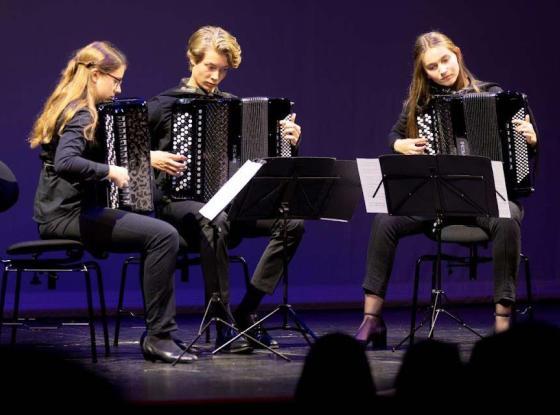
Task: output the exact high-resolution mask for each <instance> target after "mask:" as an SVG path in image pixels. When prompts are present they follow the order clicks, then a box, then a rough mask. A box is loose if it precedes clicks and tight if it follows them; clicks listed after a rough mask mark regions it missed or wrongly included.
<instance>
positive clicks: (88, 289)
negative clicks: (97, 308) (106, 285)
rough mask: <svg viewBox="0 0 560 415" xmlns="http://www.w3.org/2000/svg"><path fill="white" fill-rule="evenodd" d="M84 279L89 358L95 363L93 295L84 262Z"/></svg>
mask: <svg viewBox="0 0 560 415" xmlns="http://www.w3.org/2000/svg"><path fill="white" fill-rule="evenodd" d="M82 272H83V273H84V277H85V280H86V298H87V306H88V321H89V337H90V344H91V360H92V361H93V363H97V347H96V344H95V343H96V341H95V314H94V312H93V295H92V289H91V277H90V273H89V269H88V267H87V266H86V265H85V264H84V269H83V271H82Z"/></svg>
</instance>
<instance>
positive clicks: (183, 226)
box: [148, 26, 304, 353]
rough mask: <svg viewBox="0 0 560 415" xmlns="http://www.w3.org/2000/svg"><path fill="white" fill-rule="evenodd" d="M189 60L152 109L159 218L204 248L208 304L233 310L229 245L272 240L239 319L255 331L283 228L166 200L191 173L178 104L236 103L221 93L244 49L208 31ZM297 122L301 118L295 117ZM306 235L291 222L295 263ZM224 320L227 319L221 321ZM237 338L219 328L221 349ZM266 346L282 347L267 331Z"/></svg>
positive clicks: (288, 126)
mask: <svg viewBox="0 0 560 415" xmlns="http://www.w3.org/2000/svg"><path fill="white" fill-rule="evenodd" d="M187 60H188V63H189V68H190V71H191V76H190V77H188V78H183V79H181V81H180V83H179V85H178V86H177V87H175V88H172V89H169V90H167V91H165V92H162V93H161V94H159V95H157V96H156V97H154V98H152V99H151V100H150V102H149V103H148V109H149V115H150V131H151V134H152V149H153V150H154V151H152V165H153V167H154V168H155V169H156V170H155V172H156V183H157V185H158V190H159V194H160V197H158V200H157V205H158V217H159V218H161V219H163V220H165V221H167V222H169V223H170V224H172V225H173V226H175V228H177V230H178V231H179V233H180V234H181V235H182V236H183V238H185V240H186V241H187V242H188V243H189V246H198V245H199V246H200V254H201V257H202V268H203V273H204V280H205V294H206V300H207V301H208V299H209V297H210V296H211V295H212V293H213V292H218V293H219V294H220V297H221V299H222V301H223V302H224V303H225V304H226V306H228V307H229V302H230V298H229V297H230V294H229V270H228V250H227V246H228V241H231V240H235V239H237V240H239V239H240V238H242V237H249V236H266V237H269V238H270V240H269V243H268V245H267V247H266V249H265V251H264V253H263V255H262V256H261V259H260V261H259V263H258V265H257V268H256V270H255V273H254V274H253V277H252V280H251V284H250V287H249V288H248V290H247V292H246V294H245V296H244V297H243V299H242V301H241V303H240V305H239V307H238V308H237V309H236V311H235V313H234V315H235V319H236V323H237V325H238V326H239V327H240V328H242V329H243V328H246V327H249V326H250V325H252V322H253V318H254V313H255V311H256V309H257V307H258V306H259V304H260V302H261V300H262V299H263V297H264V296H265V294H272V293H273V291H274V289H275V287H276V285H277V283H278V281H279V280H280V278H281V276H282V255H283V254H282V237H281V226H280V225H281V224H280V223H279V221H274V220H258V221H250V222H230V221H229V220H228V218H227V213H225V212H224V213H222V214H221V215H220V216H219V217H217V218H216V219H214V221H213V223H212V224H210V223H209V222H208V220H207V219H206V218H204V217H203V216H202V215H200V214H199V213H198V211H199V210H200V208H201V207H202V205H203V204H202V203H200V202H196V201H191V200H185V201H173V200H171V198H169V197H168V196H167V194H166V183H168V182H169V179H170V176H177V175H179V174H181V173H182V172H183V171H184V169H185V163H184V161H185V157H184V156H180V155H177V154H173V153H172V152H171V151H172V142H171V128H172V127H171V121H172V120H171V118H172V107H173V104H174V103H175V102H176V100H177V99H178V98H185V97H191V98H192V97H196V96H204V97H216V98H233V97H234V95H232V94H228V93H226V92H222V91H220V89H219V88H218V87H219V85H220V83H221V82H222V81H223V80H224V78H225V77H226V75H227V73H228V71H229V70H230V69H237V68H238V67H239V65H240V63H241V48H240V46H239V44H238V43H237V40H236V38H235V37H234V36H232V35H231V34H230V33H228V32H227V31H226V30H224V29H222V28H220V27H213V26H204V27H201V28H200V29H198V30H197V31H196V32H195V33H194V34H193V35H192V36H191V37H190V38H189V41H188V45H187ZM294 119H295V117H294ZM283 123H284V125H283V127H284V129H285V131H286V132H287V136H286V139H287V140H289V141H290V143H291V144H292V145H293V146H297V145H298V144H299V138H300V135H301V127H300V126H299V125H297V124H296V123H295V122H290V121H283ZM303 233H304V227H303V221H297V220H291V221H289V224H288V258H289V259H290V260H291V258H292V257H293V255H294V254H295V251H296V249H297V247H298V245H299V243H300V241H301V239H302V236H303ZM221 317H222V318H224V317H227V316H221ZM233 334H234V333H232V332H231V331H230V330H228V329H227V327H223V326H218V335H217V338H216V347H218V346H220V345H222V344H223V343H225V342H226V341H227V340H229V339H230V338H231V337H232V336H233ZM252 335H253V336H255V337H257V338H258V340H259V341H261V342H262V343H264V344H266V345H268V346H271V347H275V346H277V342H276V341H275V340H273V339H272V338H271V337H270V336H269V335H268V334H267V333H266V332H265V331H264V330H262V329H259V330H257V331H256V332H254V333H252ZM251 346H252V347H258V345H257V344H253V345H250V344H247V343H246V342H236V343H234V346H232V347H231V348H230V350H229V351H230V352H237V353H243V352H249V351H250V350H251V349H252V347H251Z"/></svg>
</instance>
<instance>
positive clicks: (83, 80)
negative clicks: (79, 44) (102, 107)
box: [28, 41, 127, 148]
mask: <svg viewBox="0 0 560 415" xmlns="http://www.w3.org/2000/svg"><path fill="white" fill-rule="evenodd" d="M126 65H127V61H126V57H125V56H124V54H123V53H122V52H121V51H119V50H118V49H117V48H116V47H115V46H113V45H112V44H111V43H109V42H105V41H102V42H93V43H90V44H89V45H87V46H84V47H83V48H82V49H80V50H78V51H77V52H75V53H74V56H73V57H72V59H70V61H69V62H68V63H67V65H66V67H65V68H64V69H63V71H62V72H61V74H60V80H59V81H58V84H57V86H56V88H55V89H54V91H53V93H52V94H51V96H50V97H49V98H48V99H47V101H46V102H45V105H44V106H43V110H42V111H41V113H40V114H39V116H38V117H37V120H36V121H35V124H34V125H33V129H32V130H31V134H30V136H29V139H28V141H29V143H30V145H31V148H35V147H37V146H39V145H41V144H47V143H49V142H50V141H51V140H52V138H53V136H54V135H57V134H58V135H60V134H61V133H62V131H63V130H64V127H65V126H66V124H67V123H68V122H69V121H70V120H71V119H72V117H73V116H74V115H75V114H76V112H78V111H79V110H80V109H82V108H86V109H87V110H88V111H89V113H90V114H91V119H92V122H91V124H89V125H87V126H86V127H85V128H84V137H85V138H86V139H87V140H93V138H94V131H95V127H96V126H97V111H96V108H95V98H94V96H95V95H94V89H93V87H94V86H93V83H92V82H91V72H92V70H93V69H97V70H99V71H100V72H103V73H110V72H113V71H115V70H117V69H119V68H120V67H121V66H126Z"/></svg>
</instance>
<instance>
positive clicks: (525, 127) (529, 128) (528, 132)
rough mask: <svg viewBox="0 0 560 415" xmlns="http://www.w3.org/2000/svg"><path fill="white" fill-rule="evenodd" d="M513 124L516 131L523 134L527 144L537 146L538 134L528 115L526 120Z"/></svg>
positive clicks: (515, 121) (516, 121) (514, 121)
mask: <svg viewBox="0 0 560 415" xmlns="http://www.w3.org/2000/svg"><path fill="white" fill-rule="evenodd" d="M513 123H514V124H515V131H517V132H518V133H521V134H523V137H525V141H527V144H529V145H530V146H531V147H534V146H535V145H537V133H536V132H535V129H534V128H533V124H531V120H530V118H529V116H528V115H526V116H525V120H513Z"/></svg>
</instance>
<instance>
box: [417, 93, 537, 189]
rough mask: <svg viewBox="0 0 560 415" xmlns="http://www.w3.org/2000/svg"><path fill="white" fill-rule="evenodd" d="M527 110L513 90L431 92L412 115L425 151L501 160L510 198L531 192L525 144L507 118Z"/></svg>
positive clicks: (520, 116)
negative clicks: (423, 107)
mask: <svg viewBox="0 0 560 415" xmlns="http://www.w3.org/2000/svg"><path fill="white" fill-rule="evenodd" d="M527 113H528V108H527V97H526V96H525V95H524V94H521V93H518V92H511V91H504V92H499V93H472V94H456V95H436V96H434V97H433V98H432V100H431V102H430V104H429V106H428V107H427V109H426V110H425V111H423V112H422V113H421V114H418V115H417V117H416V123H417V127H418V135H419V137H424V138H426V139H427V140H428V143H427V146H426V152H427V153H428V154H457V155H475V156H483V157H488V158H489V159H491V160H495V161H501V162H503V165H504V173H505V177H506V184H507V189H508V195H509V197H510V198H516V197H520V196H527V195H529V194H530V193H531V192H532V191H533V190H534V188H533V186H532V182H533V180H532V176H531V166H530V163H529V147H528V145H527V142H526V141H525V138H524V137H523V135H522V134H520V133H518V132H517V131H515V129H514V127H515V125H514V124H513V120H523V119H525V115H526V114H527Z"/></svg>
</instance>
